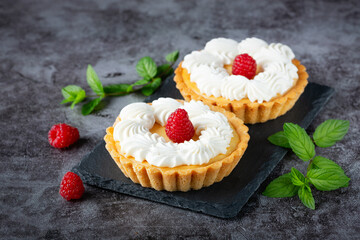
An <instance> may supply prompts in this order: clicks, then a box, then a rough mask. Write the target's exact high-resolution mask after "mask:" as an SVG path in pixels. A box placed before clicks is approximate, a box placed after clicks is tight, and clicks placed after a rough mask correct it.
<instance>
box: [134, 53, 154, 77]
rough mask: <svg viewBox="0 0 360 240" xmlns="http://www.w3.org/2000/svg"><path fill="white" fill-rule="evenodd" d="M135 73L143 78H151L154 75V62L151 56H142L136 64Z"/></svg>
mask: <svg viewBox="0 0 360 240" xmlns="http://www.w3.org/2000/svg"><path fill="white" fill-rule="evenodd" d="M136 71H137V73H138V74H139V75H140V76H141V77H144V78H153V77H155V75H156V72H157V67H156V63H155V62H154V60H153V59H152V58H151V57H143V58H141V59H140V60H139V62H138V63H137V64H136Z"/></svg>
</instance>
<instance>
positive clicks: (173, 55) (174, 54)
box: [165, 51, 179, 62]
mask: <svg viewBox="0 0 360 240" xmlns="http://www.w3.org/2000/svg"><path fill="white" fill-rule="evenodd" d="M178 57H179V51H174V52H172V53H169V54H168V55H166V57H165V59H166V61H168V62H176V60H177V59H178Z"/></svg>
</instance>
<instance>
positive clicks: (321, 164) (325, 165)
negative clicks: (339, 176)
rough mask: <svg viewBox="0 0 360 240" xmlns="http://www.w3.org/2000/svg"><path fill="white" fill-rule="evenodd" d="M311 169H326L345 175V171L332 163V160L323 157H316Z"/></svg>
mask: <svg viewBox="0 0 360 240" xmlns="http://www.w3.org/2000/svg"><path fill="white" fill-rule="evenodd" d="M311 168H312V169H319V168H320V169H326V170H332V171H339V172H342V173H344V170H343V169H342V168H341V167H340V166H339V165H337V164H336V163H335V162H334V161H331V160H330V159H327V158H324V157H321V156H316V157H315V158H314V159H313V162H312V164H311Z"/></svg>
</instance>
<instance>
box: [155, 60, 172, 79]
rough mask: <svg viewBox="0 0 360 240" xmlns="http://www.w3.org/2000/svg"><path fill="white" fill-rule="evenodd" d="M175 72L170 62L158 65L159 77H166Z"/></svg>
mask: <svg viewBox="0 0 360 240" xmlns="http://www.w3.org/2000/svg"><path fill="white" fill-rule="evenodd" d="M172 72H173V69H172V67H171V66H170V64H167V63H166V64H163V65H160V66H158V67H157V74H156V76H157V77H164V78H166V77H167V76H169V75H171V74H172Z"/></svg>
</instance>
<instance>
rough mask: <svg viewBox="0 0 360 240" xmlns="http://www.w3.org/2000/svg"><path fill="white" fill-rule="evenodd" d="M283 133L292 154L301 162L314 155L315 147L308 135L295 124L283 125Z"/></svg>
mask: <svg viewBox="0 0 360 240" xmlns="http://www.w3.org/2000/svg"><path fill="white" fill-rule="evenodd" d="M284 133H285V136H286V137H287V139H288V141H289V144H290V147H291V149H292V150H293V152H294V153H295V154H296V155H297V156H298V157H299V158H300V159H302V160H304V161H308V160H310V159H312V158H313V157H314V155H315V145H314V143H313V142H312V141H311V138H310V137H309V135H308V134H307V133H306V132H305V130H304V129H303V128H301V127H300V126H299V125H297V124H293V123H285V124H284Z"/></svg>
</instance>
